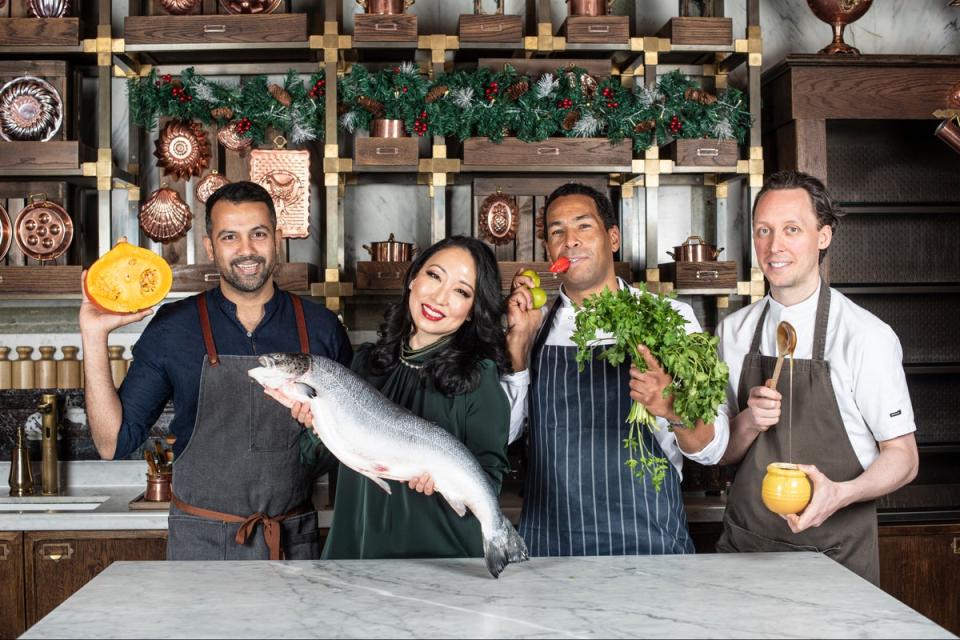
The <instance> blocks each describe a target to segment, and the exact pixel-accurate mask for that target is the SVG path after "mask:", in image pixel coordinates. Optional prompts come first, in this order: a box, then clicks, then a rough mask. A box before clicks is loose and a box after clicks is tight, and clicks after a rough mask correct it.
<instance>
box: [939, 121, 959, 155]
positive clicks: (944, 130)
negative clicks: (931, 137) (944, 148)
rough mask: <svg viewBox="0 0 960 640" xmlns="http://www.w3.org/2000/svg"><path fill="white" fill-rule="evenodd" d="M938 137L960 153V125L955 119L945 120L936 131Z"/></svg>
mask: <svg viewBox="0 0 960 640" xmlns="http://www.w3.org/2000/svg"><path fill="white" fill-rule="evenodd" d="M935 134H936V136H937V137H938V138H940V139H941V140H943V141H944V142H946V143H947V144H948V145H950V148H951V149H953V150H954V151H956V152H957V153H960V126H957V121H956V120H953V119H948V120H944V121H943V122H941V123H940V125H939V126H938V127H937V130H936V131H935Z"/></svg>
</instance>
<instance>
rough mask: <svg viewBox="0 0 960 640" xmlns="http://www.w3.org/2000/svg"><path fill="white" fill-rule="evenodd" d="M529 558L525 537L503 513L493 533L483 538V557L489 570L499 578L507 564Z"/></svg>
mask: <svg viewBox="0 0 960 640" xmlns="http://www.w3.org/2000/svg"><path fill="white" fill-rule="evenodd" d="M528 558H529V555H528V553H527V545H526V543H525V542H524V541H523V538H521V537H520V534H519V533H517V530H516V529H514V528H513V525H512V524H510V521H509V520H507V519H506V518H505V517H503V515H502V514H501V516H500V522H499V523H498V524H497V526H496V528H495V529H494V531H493V534H492V535H491V536H490V537H489V538H487V537H486V536H484V538H483V559H484V561H485V562H486V564H487V571H489V572H490V575H492V576H493V577H494V578H499V577H500V572H501V571H503V568H504V567H506V566H507V564H509V563H511V562H524V561H525V560H527V559H528Z"/></svg>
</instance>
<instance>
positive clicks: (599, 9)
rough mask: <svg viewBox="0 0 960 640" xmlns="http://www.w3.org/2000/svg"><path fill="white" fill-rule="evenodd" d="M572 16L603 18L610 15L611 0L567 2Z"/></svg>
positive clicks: (570, 0) (573, 0) (576, 0)
mask: <svg viewBox="0 0 960 640" xmlns="http://www.w3.org/2000/svg"><path fill="white" fill-rule="evenodd" d="M568 2H569V3H570V15H572V16H605V15H607V14H609V13H610V8H611V7H612V6H613V0H568Z"/></svg>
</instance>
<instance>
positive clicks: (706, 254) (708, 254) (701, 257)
mask: <svg viewBox="0 0 960 640" xmlns="http://www.w3.org/2000/svg"><path fill="white" fill-rule="evenodd" d="M722 251H723V247H720V248H719V249H717V248H715V247H714V246H713V245H712V244H708V243H707V242H705V241H704V239H703V238H701V237H700V236H690V237H689V238H687V239H686V240H685V241H684V243H683V244H681V245H679V246H676V247H674V248H673V251H667V255H668V256H670V257H671V258H673V259H674V260H675V261H677V262H711V261H713V260H716V259H717V256H719V255H720V253H721V252H722Z"/></svg>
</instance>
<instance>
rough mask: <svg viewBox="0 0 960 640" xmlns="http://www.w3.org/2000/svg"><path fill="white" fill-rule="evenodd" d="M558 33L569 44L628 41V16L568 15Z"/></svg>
mask: <svg viewBox="0 0 960 640" xmlns="http://www.w3.org/2000/svg"><path fill="white" fill-rule="evenodd" d="M560 34H561V35H564V36H566V37H567V42H569V43H571V44H610V43H612V42H629V40H630V18H629V17H628V16H570V17H568V18H567V20H566V22H564V23H563V26H562V27H561V28H560Z"/></svg>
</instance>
